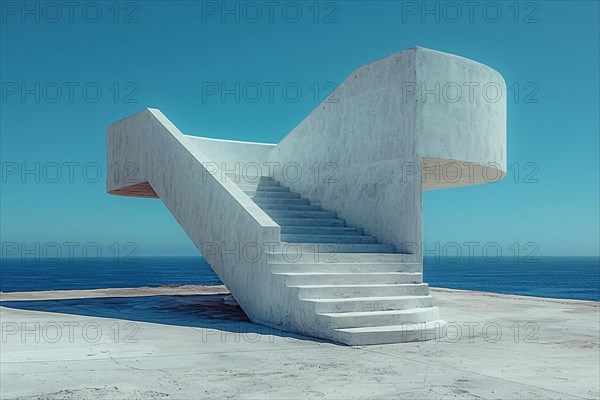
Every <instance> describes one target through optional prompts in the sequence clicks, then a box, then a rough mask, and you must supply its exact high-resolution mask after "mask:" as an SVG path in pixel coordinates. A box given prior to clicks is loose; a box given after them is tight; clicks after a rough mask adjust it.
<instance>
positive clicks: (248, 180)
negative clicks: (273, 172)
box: [225, 173, 279, 186]
mask: <svg viewBox="0 0 600 400" xmlns="http://www.w3.org/2000/svg"><path fill="white" fill-rule="evenodd" d="M225 176H226V177H227V178H229V179H230V180H231V181H233V182H235V183H237V184H257V183H261V184H265V185H269V184H275V185H276V186H279V182H278V181H276V180H273V178H271V177H270V176H256V175H244V174H241V175H237V174H232V173H225Z"/></svg>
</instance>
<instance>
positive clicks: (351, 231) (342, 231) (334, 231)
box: [281, 226, 363, 235]
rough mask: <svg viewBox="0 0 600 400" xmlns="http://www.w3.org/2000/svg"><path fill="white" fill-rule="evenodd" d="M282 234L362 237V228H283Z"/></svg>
mask: <svg viewBox="0 0 600 400" xmlns="http://www.w3.org/2000/svg"><path fill="white" fill-rule="evenodd" d="M281 233H282V234H286V235H291V234H299V235H362V234H363V230H362V228H352V227H347V226H340V227H325V226H318V227H314V226H282V227H281Z"/></svg>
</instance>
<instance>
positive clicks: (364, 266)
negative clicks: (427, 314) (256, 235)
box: [271, 253, 421, 273]
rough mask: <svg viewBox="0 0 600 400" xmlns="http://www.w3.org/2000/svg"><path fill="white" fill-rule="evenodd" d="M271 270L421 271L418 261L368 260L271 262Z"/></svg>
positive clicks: (338, 271) (310, 271) (322, 271)
mask: <svg viewBox="0 0 600 400" xmlns="http://www.w3.org/2000/svg"><path fill="white" fill-rule="evenodd" d="M350 254H351V253H350ZM271 271H272V272H273V273H278V272H282V273H285V272H298V273H300V272H302V273H315V272H316V273H327V272H337V273H376V272H377V273H386V272H406V273H414V272H419V273H420V272H421V264H420V263H376V262H375V263H369V262H353V263H344V262H335V263H328V262H312V263H311V262H278V263H271Z"/></svg>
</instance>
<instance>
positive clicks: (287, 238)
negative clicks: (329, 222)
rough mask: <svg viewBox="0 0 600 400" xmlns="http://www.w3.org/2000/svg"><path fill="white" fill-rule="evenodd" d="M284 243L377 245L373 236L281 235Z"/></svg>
mask: <svg viewBox="0 0 600 400" xmlns="http://www.w3.org/2000/svg"><path fill="white" fill-rule="evenodd" d="M281 241H282V242H292V243H377V240H375V238H374V237H373V236H367V235H303V234H296V233H293V234H287V233H285V234H284V233H282V234H281Z"/></svg>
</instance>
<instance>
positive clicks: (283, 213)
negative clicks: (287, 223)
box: [263, 209, 337, 219]
mask: <svg viewBox="0 0 600 400" xmlns="http://www.w3.org/2000/svg"><path fill="white" fill-rule="evenodd" d="M263 211H264V212H266V213H267V215H269V217H271V218H308V219H336V218H337V213H336V212H335V211H322V210H321V211H294V210H272V209H266V210H265V209H263Z"/></svg>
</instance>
